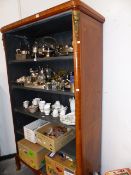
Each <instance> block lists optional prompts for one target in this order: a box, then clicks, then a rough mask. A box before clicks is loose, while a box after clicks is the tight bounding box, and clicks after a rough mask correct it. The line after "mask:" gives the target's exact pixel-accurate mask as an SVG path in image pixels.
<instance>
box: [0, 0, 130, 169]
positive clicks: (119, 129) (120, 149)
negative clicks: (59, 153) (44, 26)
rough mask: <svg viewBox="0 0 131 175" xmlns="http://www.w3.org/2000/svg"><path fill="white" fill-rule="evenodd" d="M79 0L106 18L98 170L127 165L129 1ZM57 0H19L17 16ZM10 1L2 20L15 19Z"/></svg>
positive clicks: (1, 68) (1, 70) (7, 117)
mask: <svg viewBox="0 0 131 175" xmlns="http://www.w3.org/2000/svg"><path fill="white" fill-rule="evenodd" d="M5 1H6V2H9V1H11V0H3V1H0V16H3V14H5V13H6V12H5V10H6V9H8V8H11V7H10V4H9V5H8V4H5ZM83 1H84V2H86V3H87V4H88V5H90V6H91V7H93V8H94V9H96V10H97V11H99V12H100V13H101V14H103V15H104V16H105V18H106V22H105V25H104V72H103V73H104V74H103V81H104V82H103V134H102V135H103V136H102V172H104V171H105V170H109V169H115V168H121V167H131V117H130V115H131V107H130V101H131V100H130V99H131V78H130V75H131V68H130V65H131V59H130V58H131V52H130V50H131V10H130V7H131V1H130V0H124V1H123V0H115V1H114V0H110V1H109V0H97V1H92V0H83ZM12 2H13V0H12ZM61 2H65V1H64V0H57V1H56V0H55V1H53V0H52V1H46V2H45V1H43V0H37V1H32V0H28V1H26V0H21V1H20V4H21V12H22V13H21V16H22V17H26V16H28V15H32V14H34V13H37V12H39V11H41V10H43V9H46V8H48V7H51V6H53V5H56V4H58V3H61ZM3 3H4V7H5V8H2V9H3V11H1V7H2V6H1V5H3ZM12 5H15V8H14V10H13V14H14V15H15V16H13V15H12V16H8V15H7V14H5V16H4V20H3V21H4V22H6V21H7V22H10V21H11V20H16V18H17V17H19V16H20V15H19V14H18V9H17V4H16V2H15V1H14V3H12ZM2 19H3V18H2ZM0 25H1V21H0ZM0 51H1V53H2V54H1V53H0V54H1V59H2V66H1V64H0V86H2V87H3V89H4V91H5V93H6V98H5V99H8V101H7V100H5V99H4V102H3V103H2V105H3V106H5V105H6V106H7V105H8V108H9V109H8V111H9V112H7V110H6V107H5V109H4V108H2V109H0V116H1V114H2V116H3V117H1V118H2V120H3V119H5V120H7V121H9V122H8V124H9V125H10V126H12V121H11V118H10V117H11V115H10V105H9V104H8V103H9V94H8V86H7V82H6V79H5V77H6V71H5V61H4V55H3V48H2V46H1V45H0ZM1 74H2V75H3V76H2V77H4V82H5V83H4V84H5V86H4V85H3V78H1ZM3 96H4V95H3ZM0 100H1V96H0ZM0 105H1V104H0ZM7 113H8V114H7ZM3 128H4V127H3ZM5 128H8V126H5ZM0 133H1V126H0ZM7 134H8V133H6V137H7ZM10 136H11V138H12V139H13V131H12V127H11V129H10ZM3 138H4V136H2V138H0V143H1V140H2V139H3ZM7 138H8V137H7ZM9 142H10V141H9ZM10 143H11V142H10ZM2 145H3V146H4V145H5V144H3V143H2ZM9 151H10V152H13V151H14V145H13V143H12V144H10V146H8V152H9Z"/></svg>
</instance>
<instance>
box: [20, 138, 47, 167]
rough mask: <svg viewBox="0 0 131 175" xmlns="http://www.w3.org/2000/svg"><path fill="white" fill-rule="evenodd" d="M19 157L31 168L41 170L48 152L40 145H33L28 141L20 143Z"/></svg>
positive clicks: (24, 140) (23, 140)
mask: <svg viewBox="0 0 131 175" xmlns="http://www.w3.org/2000/svg"><path fill="white" fill-rule="evenodd" d="M18 150H19V157H20V158H21V159H22V160H23V161H24V162H25V163H27V164H28V165H29V166H30V167H32V168H34V169H36V170H39V169H40V168H42V167H43V166H44V165H45V155H46V154H47V153H49V151H48V150H46V149H45V148H43V147H42V146H40V145H38V144H33V143H31V142H29V141H28V140H26V139H22V140H20V141H19V142H18Z"/></svg>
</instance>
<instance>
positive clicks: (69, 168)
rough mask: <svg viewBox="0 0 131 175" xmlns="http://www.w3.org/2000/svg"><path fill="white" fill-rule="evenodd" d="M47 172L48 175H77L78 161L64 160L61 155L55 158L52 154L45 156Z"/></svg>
mask: <svg viewBox="0 0 131 175" xmlns="http://www.w3.org/2000/svg"><path fill="white" fill-rule="evenodd" d="M45 161H46V172H47V174H48V175H54V174H58V175H75V174H76V161H71V160H69V159H65V158H63V157H62V156H61V155H60V154H59V153H56V154H55V155H54V156H53V157H52V154H48V155H46V156H45Z"/></svg>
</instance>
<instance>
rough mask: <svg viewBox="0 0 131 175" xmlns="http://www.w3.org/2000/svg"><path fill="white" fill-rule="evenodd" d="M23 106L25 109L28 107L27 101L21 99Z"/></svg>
mask: <svg viewBox="0 0 131 175" xmlns="http://www.w3.org/2000/svg"><path fill="white" fill-rule="evenodd" d="M23 107H24V108H25V109H27V108H28V107H29V101H27V100H26V101H23Z"/></svg>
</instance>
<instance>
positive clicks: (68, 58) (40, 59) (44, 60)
mask: <svg viewBox="0 0 131 175" xmlns="http://www.w3.org/2000/svg"><path fill="white" fill-rule="evenodd" d="M64 60H73V55H69V56H58V57H50V58H47V57H45V58H37V61H34V59H30V58H29V59H25V60H10V61H9V62H8V63H9V64H18V63H40V62H47V61H49V62H51V61H64Z"/></svg>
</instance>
